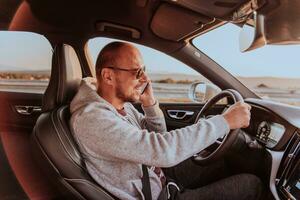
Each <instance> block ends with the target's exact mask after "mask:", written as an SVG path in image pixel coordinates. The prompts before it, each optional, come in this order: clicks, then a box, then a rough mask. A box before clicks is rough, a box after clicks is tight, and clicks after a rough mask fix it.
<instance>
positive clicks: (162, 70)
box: [87, 37, 209, 103]
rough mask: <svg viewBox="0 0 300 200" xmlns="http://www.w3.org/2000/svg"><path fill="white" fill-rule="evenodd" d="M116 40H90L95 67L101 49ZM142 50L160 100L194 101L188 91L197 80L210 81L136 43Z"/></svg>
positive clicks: (162, 54) (157, 52)
mask: <svg viewBox="0 0 300 200" xmlns="http://www.w3.org/2000/svg"><path fill="white" fill-rule="evenodd" d="M112 41H116V40H113V39H109V38H103V37H98V38H94V39H91V40H89V41H88V51H87V52H89V54H90V57H91V59H92V63H93V68H94V66H95V63H96V59H97V56H98V54H99V52H100V50H101V49H102V48H103V47H104V46H105V45H106V44H108V43H110V42H112ZM134 45H135V46H136V47H137V48H138V49H139V50H140V52H141V54H142V56H143V59H144V63H145V66H146V73H147V74H148V75H149V77H150V78H151V80H152V83H153V90H154V94H155V96H156V98H157V99H158V100H159V102H167V103H171V102H179V103H186V102H192V100H191V99H190V98H189V95H188V91H189V88H190V86H191V84H192V83H194V82H196V81H202V82H209V81H208V80H207V79H206V78H205V77H203V76H202V75H200V74H199V73H198V72H196V71H195V70H193V69H192V68H190V67H189V66H187V65H185V64H184V63H182V62H180V61H178V60H176V59H174V58H172V57H171V56H168V55H166V54H164V53H162V52H159V51H157V50H155V49H152V48H149V47H145V46H143V45H139V44H134Z"/></svg>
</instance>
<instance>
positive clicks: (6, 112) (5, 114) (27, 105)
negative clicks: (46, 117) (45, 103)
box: [0, 91, 42, 130]
mask: <svg viewBox="0 0 300 200" xmlns="http://www.w3.org/2000/svg"><path fill="white" fill-rule="evenodd" d="M0 103H1V106H0V115H1V118H0V130H6V129H8V130H10V129H11V128H14V129H16V128H17V129H19V130H20V129H21V130H22V129H27V130H28V129H32V127H33V126H34V124H35V122H36V120H37V118H38V116H39V115H40V114H41V105H42V94H37V93H21V92H3V91H0ZM26 110H27V111H26ZM26 112H27V113H26Z"/></svg>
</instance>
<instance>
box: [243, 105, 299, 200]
mask: <svg viewBox="0 0 300 200" xmlns="http://www.w3.org/2000/svg"><path fill="white" fill-rule="evenodd" d="M246 102H247V103H249V104H250V105H251V106H252V109H251V122H250V126H249V127H248V128H246V129H245V132H246V133H247V134H248V135H250V136H251V137H252V138H254V139H255V140H256V141H257V142H258V143H259V144H261V145H262V146H264V147H265V148H266V149H267V150H268V152H271V154H272V152H275V153H276V152H281V153H282V157H281V158H280V160H279V163H278V167H277V168H276V165H277V163H272V169H271V170H272V171H274V170H275V172H274V177H273V178H274V179H272V175H271V177H270V187H272V185H273V186H274V188H276V189H275V192H274V191H272V193H273V195H274V196H275V197H277V198H276V199H300V108H298V107H292V106H288V105H284V104H280V103H274V102H269V101H266V100H259V99H248V100H246ZM273 161H274V160H273ZM271 174H272V172H271ZM274 193H276V194H274Z"/></svg>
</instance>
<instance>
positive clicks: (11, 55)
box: [0, 24, 300, 78]
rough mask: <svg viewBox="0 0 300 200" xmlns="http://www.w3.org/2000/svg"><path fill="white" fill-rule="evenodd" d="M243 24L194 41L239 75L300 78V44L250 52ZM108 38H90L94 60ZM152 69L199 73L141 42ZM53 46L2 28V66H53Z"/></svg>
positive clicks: (33, 35) (35, 37)
mask: <svg viewBox="0 0 300 200" xmlns="http://www.w3.org/2000/svg"><path fill="white" fill-rule="evenodd" d="M239 32H240V28H238V27H237V26H235V25H231V24H227V25H225V26H223V27H220V28H217V29H215V30H213V31H211V32H209V33H206V34H204V35H202V36H200V37H198V38H196V39H195V40H194V41H193V43H194V45H195V46H196V47H198V48H199V49H200V50H201V51H203V52H204V53H205V54H207V55H208V56H210V57H211V58H213V59H214V60H215V61H216V62H217V63H218V64H220V65H221V66H223V67H224V68H225V69H226V70H227V71H229V72H230V73H232V74H233V75H235V76H272V77H289V78H300V59H299V57H300V45H288V46H273V45H272V46H266V47H263V48H260V49H256V50H253V51H250V52H246V53H240V52H239V42H238V39H239ZM108 42H109V40H108V39H107V38H96V39H92V40H90V41H89V44H88V47H89V50H90V52H91V54H92V58H93V60H96V57H97V54H98V52H99V51H100V49H101V48H102V47H103V46H104V45H105V44H106V43H108ZM137 46H138V48H139V49H140V51H141V52H142V55H143V58H144V62H145V64H146V66H147V67H148V70H150V71H153V72H163V73H166V72H172V73H184V74H195V73H196V72H195V71H194V70H192V69H190V68H188V67H187V66H185V65H184V64H183V63H181V62H179V61H177V60H175V59H173V58H171V57H170V56H168V55H166V54H162V53H161V52H158V51H156V50H153V49H150V48H147V47H144V46H141V45H137ZM51 51H52V49H51V46H50V43H49V42H48V41H47V39H46V38H44V37H43V36H41V35H38V34H33V33H24V32H23V33H22V32H19V33H12V32H5V31H0V70H10V69H14V68H15V69H18V70H28V69H31V70H41V69H50V66H51V55H52V53H51Z"/></svg>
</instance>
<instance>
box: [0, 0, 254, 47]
mask: <svg viewBox="0 0 300 200" xmlns="http://www.w3.org/2000/svg"><path fill="white" fill-rule="evenodd" d="M245 1H248V0H230V2H229V1H228V0H211V1H206V0H197V1H195V0H177V1H176V2H174V1H171V0H167V1H158V0H156V1H151V0H134V1H133V0H101V1H99V0H90V1H89V3H88V4H87V3H86V1H73V0H64V1H60V0H43V1H41V0H27V1H26V2H28V4H29V5H30V8H31V12H32V16H33V18H36V19H38V20H39V21H40V23H42V25H41V24H37V25H36V26H35V27H34V26H32V25H31V26H30V27H25V28H24V26H23V27H22V26H21V27H19V28H17V27H14V29H13V30H20V31H24V30H25V31H32V32H36V33H40V34H43V35H45V36H46V37H47V38H51V40H54V41H55V40H57V41H68V40H69V41H70V40H77V41H78V40H80V39H81V40H87V39H88V38H91V37H95V36H109V37H113V38H123V39H124V38H126V40H129V41H131V40H132V39H133V40H134V38H130V37H128V35H126V34H125V35H122V34H124V32H120V31H115V32H114V31H110V32H105V31H99V30H98V29H97V23H99V22H107V23H112V24H117V25H120V26H124V27H130V28H133V29H136V30H139V31H140V33H141V41H142V42H144V41H145V43H150V42H147V40H149V41H151V42H152V43H153V42H155V41H156V40H157V42H156V43H159V42H161V41H162V40H168V41H167V43H169V44H170V45H171V46H174V45H172V43H178V44H181V45H182V44H183V43H182V41H181V40H186V38H190V37H191V36H192V35H193V34H199V33H201V32H202V31H203V32H205V30H206V28H209V27H205V26H204V27H201V29H199V26H202V25H201V24H206V23H207V21H208V22H212V19H214V18H215V17H217V18H218V20H217V21H218V22H220V21H221V20H224V19H226V18H228V16H229V15H230V14H231V13H232V12H233V11H234V10H235V9H236V8H237V7H238V6H240V5H241V4H243V3H244V2H245ZM21 2H22V0H3V1H1V4H0V5H1V6H2V7H0V14H1V13H2V15H3V16H4V15H5V17H1V18H0V26H1V27H0V28H1V29H2V30H8V29H9V23H10V20H11V19H12V16H13V15H14V13H15V11H16V9H17V8H18V6H19V5H20V3H21ZM195 2H198V3H197V5H198V6H196V7H195V6H193V5H195ZM228 2H229V3H228ZM116 5H118V6H116ZM191 5H192V6H191ZM230 5H231V6H230ZM162 8H163V9H165V11H164V12H161V10H162ZM199 8H201V9H199ZM170 9H171V10H173V11H174V10H175V12H173V13H172V15H168V13H167V12H166V11H168V10H170ZM159 10H160V11H159ZM66 13H67V14H66ZM112 13H113V14H112ZM166 16H168V17H169V18H170V16H172V17H173V18H174V17H175V18H174V19H172V21H173V22H171V23H172V24H174V25H176V22H174V21H177V20H176V19H184V18H187V19H189V20H190V22H189V23H185V22H186V21H184V20H181V21H180V22H181V24H180V23H178V24H177V26H176V28H177V29H176V31H173V32H172V31H170V25H168V24H166V25H165V26H157V22H158V21H160V20H162V19H163V18H162V17H166ZM170 20H171V18H170ZM193 20H194V21H193ZM23 23H24V24H32V23H30V21H27V22H26V21H24V22H23ZM197 23H198V24H197ZM184 24H187V25H185V26H183V25H184ZM174 32H176V33H177V34H174ZM133 42H137V41H133ZM138 43H139V42H138ZM178 44H177V45H175V46H178ZM181 45H180V46H181ZM154 46H156V45H155V44H154ZM157 46H160V45H157Z"/></svg>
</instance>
